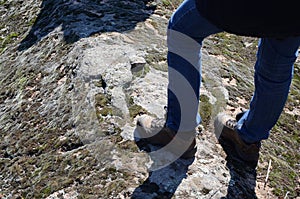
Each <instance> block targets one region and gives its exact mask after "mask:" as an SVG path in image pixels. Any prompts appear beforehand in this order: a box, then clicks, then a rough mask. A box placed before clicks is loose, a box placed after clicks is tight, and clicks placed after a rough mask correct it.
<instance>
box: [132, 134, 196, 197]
mask: <svg viewBox="0 0 300 199" xmlns="http://www.w3.org/2000/svg"><path fill="white" fill-rule="evenodd" d="M135 142H136V144H137V146H138V147H139V149H140V150H142V151H146V152H147V153H148V154H149V157H150V159H151V161H150V162H151V166H150V165H149V166H150V167H149V175H148V178H147V179H146V180H145V181H144V182H143V184H141V185H140V186H139V187H137V188H136V189H135V190H134V192H133V194H132V196H131V198H132V199H169V198H172V196H173V195H174V193H175V192H176V190H177V188H178V186H179V185H180V184H181V182H182V180H183V179H184V178H186V177H187V171H188V167H189V166H190V165H191V164H192V163H193V162H194V158H190V159H186V160H185V159H177V160H176V161H174V162H172V163H171V164H166V166H162V167H161V168H159V169H154V170H152V169H151V168H157V164H161V162H163V161H164V160H163V158H162V159H160V162H158V161H157V162H156V160H157V158H151V152H153V151H157V150H159V149H161V147H156V146H153V145H150V144H147V142H146V141H145V140H143V139H139V138H137V137H136V136H135ZM170 155H171V154H170V153H168V152H166V153H164V154H162V157H165V159H168V157H169V156H170ZM150 162H149V163H150ZM166 162H168V160H166ZM153 165H156V166H153Z"/></svg>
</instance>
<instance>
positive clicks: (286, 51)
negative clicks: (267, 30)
mask: <svg viewBox="0 0 300 199" xmlns="http://www.w3.org/2000/svg"><path fill="white" fill-rule="evenodd" d="M299 45H300V37H291V38H285V39H270V38H263V39H261V40H260V43H259V49H258V53H257V61H256V64H255V76H254V79H255V92H254V95H253V97H252V100H251V103H250V109H249V110H248V111H247V112H246V114H244V115H243V117H242V118H241V119H240V120H239V121H238V125H237V130H238V132H239V133H240V136H241V137H242V139H243V140H244V141H245V142H247V143H254V142H258V141H260V140H262V139H267V138H268V136H269V131H270V130H271V128H272V127H273V126H274V125H275V124H276V122H277V120H278V118H279V116H280V114H281V112H282V110H283V108H284V105H285V102H286V100H287V96H288V93H289V87H290V84H291V80H292V76H293V64H294V62H295V60H296V58H297V54H298V48H299Z"/></svg>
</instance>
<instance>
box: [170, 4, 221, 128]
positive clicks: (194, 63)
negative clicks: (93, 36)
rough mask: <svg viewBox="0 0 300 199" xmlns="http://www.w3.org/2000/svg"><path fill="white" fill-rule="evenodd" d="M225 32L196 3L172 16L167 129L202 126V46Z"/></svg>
mask: <svg viewBox="0 0 300 199" xmlns="http://www.w3.org/2000/svg"><path fill="white" fill-rule="evenodd" d="M221 31H222V30H220V29H219V28H217V27H216V26H214V25H213V24H211V23H209V22H208V21H207V20H206V19H205V18H203V17H202V16H201V15H200V14H199V12H198V10H197V8H196V4H195V0H186V1H184V2H183V3H182V4H181V5H180V7H179V8H178V9H177V10H176V12H175V13H174V14H173V15H172V17H171V19H170V21H169V26H168V66H169V68H168V72H169V86H168V110H167V121H166V126H167V127H169V128H171V129H173V130H175V131H191V130H193V129H195V127H196V126H197V124H198V123H199V122H200V121H199V120H200V117H199V114H198V102H199V88H200V81H201V45H202V41H203V39H204V38H205V37H207V36H209V35H211V34H214V33H217V32H221ZM197 118H198V119H197Z"/></svg>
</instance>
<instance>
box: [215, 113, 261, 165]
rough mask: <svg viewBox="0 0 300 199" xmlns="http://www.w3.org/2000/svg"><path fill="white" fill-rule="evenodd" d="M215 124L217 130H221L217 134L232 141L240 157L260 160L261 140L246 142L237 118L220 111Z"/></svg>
mask: <svg viewBox="0 0 300 199" xmlns="http://www.w3.org/2000/svg"><path fill="white" fill-rule="evenodd" d="M214 125H215V130H216V131H220V132H216V134H218V135H220V138H222V139H223V140H224V141H228V142H230V143H231V145H232V146H233V147H234V149H235V151H236V153H237V155H238V156H239V158H240V159H242V160H244V161H246V162H257V161H258V158H259V149H260V146H261V142H256V143H251V144H248V143H246V142H245V141H244V140H243V139H242V138H241V137H240V135H239V133H238V131H237V130H236V125H237V122H236V120H234V119H233V118H231V117H230V116H228V115H226V114H225V113H220V114H218V115H217V117H216V119H215V124H214Z"/></svg>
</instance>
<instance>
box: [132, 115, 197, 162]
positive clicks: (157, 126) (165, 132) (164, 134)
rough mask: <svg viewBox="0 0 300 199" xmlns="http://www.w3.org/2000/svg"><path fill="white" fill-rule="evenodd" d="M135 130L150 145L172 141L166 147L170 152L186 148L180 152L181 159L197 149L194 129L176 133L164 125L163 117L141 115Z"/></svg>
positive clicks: (164, 144) (191, 155) (192, 154)
mask: <svg viewBox="0 0 300 199" xmlns="http://www.w3.org/2000/svg"><path fill="white" fill-rule="evenodd" d="M137 131H138V133H139V136H140V138H142V139H144V140H145V141H146V142H147V143H149V144H152V145H158V146H166V145H168V144H169V143H170V142H171V141H172V146H169V147H168V148H169V149H170V150H171V152H174V153H178V152H180V149H182V148H186V150H185V152H184V153H183V154H182V153H181V154H182V155H181V154H180V155H181V158H183V159H188V158H192V157H194V156H195V153H196V151H197V147H196V139H195V135H196V130H194V131H189V132H180V133H179V132H178V133H177V132H176V131H174V130H172V129H170V128H168V127H167V126H166V125H165V119H161V118H153V117H151V116H148V115H142V116H140V117H139V118H138V120H137Z"/></svg>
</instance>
